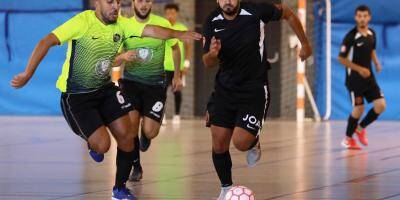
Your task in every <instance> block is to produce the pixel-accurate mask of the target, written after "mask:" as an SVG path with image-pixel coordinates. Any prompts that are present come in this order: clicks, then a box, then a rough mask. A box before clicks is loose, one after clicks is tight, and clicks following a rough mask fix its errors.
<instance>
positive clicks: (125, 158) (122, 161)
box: [115, 148, 133, 189]
mask: <svg viewBox="0 0 400 200" xmlns="http://www.w3.org/2000/svg"><path fill="white" fill-rule="evenodd" d="M132 154H133V151H131V152H125V151H122V150H121V149H119V148H117V174H116V176H115V187H116V188H119V189H120V188H123V187H125V183H126V181H128V178H129V173H130V172H131V169H132V162H133V159H132V158H133V155H132Z"/></svg>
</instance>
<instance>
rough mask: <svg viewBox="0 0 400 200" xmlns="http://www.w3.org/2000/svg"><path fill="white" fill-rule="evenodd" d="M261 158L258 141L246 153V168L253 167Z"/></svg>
mask: <svg viewBox="0 0 400 200" xmlns="http://www.w3.org/2000/svg"><path fill="white" fill-rule="evenodd" d="M260 158H261V147H260V141H259V142H258V143H257V144H256V146H254V147H253V148H252V149H250V150H249V151H247V166H249V167H254V166H256V165H257V163H258V161H260Z"/></svg>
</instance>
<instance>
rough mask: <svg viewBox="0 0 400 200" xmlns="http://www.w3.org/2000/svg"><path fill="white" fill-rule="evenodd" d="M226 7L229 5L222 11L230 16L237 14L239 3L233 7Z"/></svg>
mask: <svg viewBox="0 0 400 200" xmlns="http://www.w3.org/2000/svg"><path fill="white" fill-rule="evenodd" d="M226 7H228V6H225V8H224V9H222V12H224V13H225V14H226V15H228V16H234V15H236V14H237V12H238V10H239V5H237V6H236V7H233V6H231V5H230V6H229V7H228V8H226Z"/></svg>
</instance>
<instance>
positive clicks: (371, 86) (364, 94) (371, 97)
mask: <svg viewBox="0 0 400 200" xmlns="http://www.w3.org/2000/svg"><path fill="white" fill-rule="evenodd" d="M347 89H348V90H349V93H350V99H351V102H352V105H353V106H358V105H364V98H365V99H366V100H367V102H368V103H371V102H373V101H375V100H377V99H381V98H383V93H382V91H381V89H380V87H379V86H378V84H377V83H376V81H375V80H371V81H368V82H367V83H365V84H364V85H362V86H359V87H348V88H347Z"/></svg>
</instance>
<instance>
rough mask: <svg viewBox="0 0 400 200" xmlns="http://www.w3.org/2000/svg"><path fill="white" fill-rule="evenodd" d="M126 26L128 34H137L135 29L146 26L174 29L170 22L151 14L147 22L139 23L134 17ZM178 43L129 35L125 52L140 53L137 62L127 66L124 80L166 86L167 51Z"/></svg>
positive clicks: (129, 63) (172, 40) (171, 40)
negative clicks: (133, 51) (165, 63)
mask: <svg viewBox="0 0 400 200" xmlns="http://www.w3.org/2000/svg"><path fill="white" fill-rule="evenodd" d="M128 20H129V23H127V24H126V25H125V29H127V32H129V30H131V31H132V32H137V31H135V29H137V28H138V27H139V28H140V27H142V26H143V24H144V25H157V26H162V27H165V28H172V27H171V24H170V23H169V21H168V20H166V19H165V18H163V17H160V16H157V15H154V14H150V16H149V18H148V20H147V21H146V22H139V21H137V20H136V18H135V17H132V18H130V19H128ZM177 42H178V40H177V39H170V40H159V39H155V38H149V37H137V36H135V35H131V36H129V35H127V39H126V40H125V41H124V50H125V51H129V50H135V51H137V52H138V56H137V58H138V59H137V60H136V61H134V62H128V63H126V64H125V69H124V78H125V79H128V80H132V81H136V82H140V83H143V84H149V85H164V84H165V81H166V80H165V70H164V59H165V50H166V49H167V48H169V49H171V47H172V46H174V45H175V44H176V43H177Z"/></svg>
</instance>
